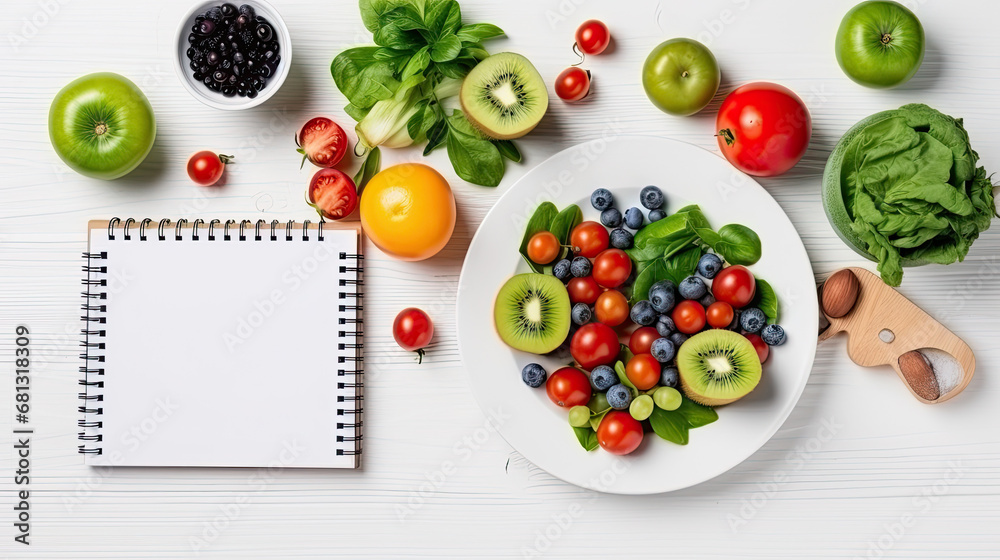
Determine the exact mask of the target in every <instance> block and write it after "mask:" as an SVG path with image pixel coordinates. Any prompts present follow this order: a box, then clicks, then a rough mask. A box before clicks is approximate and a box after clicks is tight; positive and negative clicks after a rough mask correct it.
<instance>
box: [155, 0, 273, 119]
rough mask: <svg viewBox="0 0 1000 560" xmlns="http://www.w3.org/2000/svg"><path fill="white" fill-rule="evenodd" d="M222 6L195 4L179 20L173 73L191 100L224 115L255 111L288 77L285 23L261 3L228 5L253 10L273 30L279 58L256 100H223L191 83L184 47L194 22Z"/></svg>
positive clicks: (258, 0)
mask: <svg viewBox="0 0 1000 560" xmlns="http://www.w3.org/2000/svg"><path fill="white" fill-rule="evenodd" d="M224 3H225V2H224V1H223V0H213V1H209V2H199V3H197V4H195V5H194V6H192V7H191V9H190V10H189V11H188V12H187V15H185V16H184V18H183V19H181V22H180V25H179V26H178V27H177V53H176V54H177V56H175V57H174V69H175V70H176V71H177V76H178V77H179V78H180V80H181V84H182V85H183V86H184V89H186V90H188V93H190V94H191V96H192V97H194V98H195V99H197V100H198V101H201V102H202V103H204V104H205V105H208V106H209V107H215V108H216V109H225V110H227V111H235V110H238V109H248V108H250V107H256V106H257V105H260V104H261V103H263V102H265V101H267V100H268V99H270V98H271V96H273V95H274V94H275V93H276V92H277V91H278V88H280V87H281V84H283V83H284V82H285V78H286V77H288V70H289V68H290V67H291V63H292V41H291V36H290V35H289V34H288V27H287V26H285V21H284V20H283V19H281V16H280V15H279V14H278V11H277V10H275V9H274V7H273V6H271V5H270V4H268V3H267V2H265V1H264V0H242V1H236V2H232V4H235V5H236V6H241V5H243V4H249V5H250V6H252V7H253V9H254V11H255V12H256V13H257V15H260V16H264V17H265V18H266V19H267V21H268V22H269V23H270V24H271V27H273V28H274V32H275V33H276V34H277V35H278V49H279V51H278V54H279V55H280V56H281V60H280V61H279V62H278V67H277V68H275V71H274V75H273V76H271V77H270V78H268V80H267V84H266V85H265V86H264V89H262V90H261V91H260V92H258V94H257V97H255V98H253V99H251V98H249V97H240V96H238V95H235V96H233V97H226V96H224V95H222V93H220V92H217V91H212V90H210V89H208V88H207V87H205V84H203V83H201V82H200V81H198V80H195V79H194V73H193V72H192V71H191V67H190V61H189V60H188V57H187V50H188V47H190V46H191V45H190V43H188V35H190V34H191V26H192V25H194V18H196V17H197V16H199V15H201V14H203V13H205V12H206V11H208V9H209V8H212V7H214V6H221V5H222V4H224Z"/></svg>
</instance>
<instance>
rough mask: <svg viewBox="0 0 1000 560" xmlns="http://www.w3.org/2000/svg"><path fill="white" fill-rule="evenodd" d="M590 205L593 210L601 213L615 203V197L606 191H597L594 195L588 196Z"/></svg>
mask: <svg viewBox="0 0 1000 560" xmlns="http://www.w3.org/2000/svg"><path fill="white" fill-rule="evenodd" d="M590 203H591V204H592V205H594V209H595V210H597V211H598V212H603V211H605V210H607V209H608V208H611V205H612V204H614V203H615V197H614V196H612V195H611V191H609V190H608V189H597V190H596V191H594V194H592V195H590Z"/></svg>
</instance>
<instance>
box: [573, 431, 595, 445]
mask: <svg viewBox="0 0 1000 560" xmlns="http://www.w3.org/2000/svg"><path fill="white" fill-rule="evenodd" d="M573 433H575V434H576V440H577V441H579V442H580V445H582V446H583V448H584V449H586V450H587V451H593V450H595V449H597V432H595V431H594V430H592V429H590V428H577V427H575V426H574V427H573Z"/></svg>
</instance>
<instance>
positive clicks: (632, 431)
mask: <svg viewBox="0 0 1000 560" xmlns="http://www.w3.org/2000/svg"><path fill="white" fill-rule="evenodd" d="M597 443H598V444H599V445H600V446H601V447H602V448H603V449H604V450H605V451H607V452H608V453H612V454H614V455H628V454H629V453H631V452H633V451H635V450H636V448H637V447H639V444H640V443H642V424H640V423H639V421H638V420H636V419H635V418H632V415H631V414H629V413H628V412H625V411H624V410H612V411H610V412H608V413H607V414H605V415H604V418H602V419H601V425H600V426H598V427H597Z"/></svg>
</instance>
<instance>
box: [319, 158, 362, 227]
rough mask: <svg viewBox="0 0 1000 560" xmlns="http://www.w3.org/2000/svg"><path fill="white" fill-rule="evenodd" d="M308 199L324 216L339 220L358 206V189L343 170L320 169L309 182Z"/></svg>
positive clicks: (328, 218)
mask: <svg viewBox="0 0 1000 560" xmlns="http://www.w3.org/2000/svg"><path fill="white" fill-rule="evenodd" d="M306 199H307V202H308V203H309V206H312V207H313V208H315V209H316V211H317V212H319V215H320V216H322V217H323V218H326V219H327V220H339V219H341V218H346V217H347V216H349V215H350V214H351V212H354V209H355V208H357V207H358V189H357V188H356V187H355V186H354V180H353V179H351V178H350V177H348V176H347V174H346V173H344V172H343V171H341V170H339V169H320V170H319V171H317V172H316V174H315V175H313V178H312V181H310V182H309V191H308V193H307V195H306Z"/></svg>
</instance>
